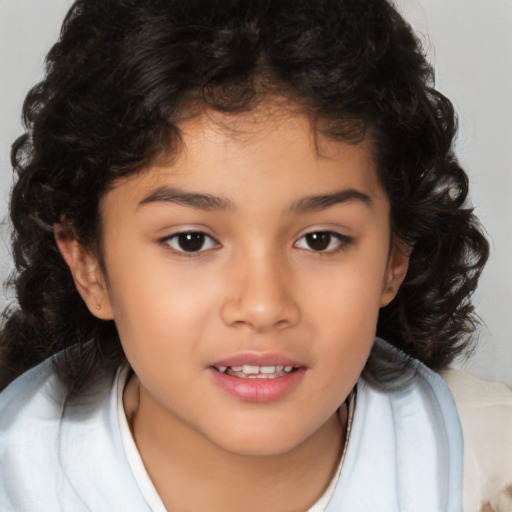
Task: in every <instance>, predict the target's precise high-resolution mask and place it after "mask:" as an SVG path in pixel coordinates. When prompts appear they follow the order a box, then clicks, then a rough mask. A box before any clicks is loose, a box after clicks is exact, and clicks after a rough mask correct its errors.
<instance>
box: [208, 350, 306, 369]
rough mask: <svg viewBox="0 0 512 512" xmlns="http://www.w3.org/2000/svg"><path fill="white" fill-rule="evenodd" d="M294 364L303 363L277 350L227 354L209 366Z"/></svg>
mask: <svg viewBox="0 0 512 512" xmlns="http://www.w3.org/2000/svg"><path fill="white" fill-rule="evenodd" d="M243 365H251V366H295V367H301V366H304V365H303V364H301V363H299V362H297V361H296V360H294V359H291V358H290V357H288V356H285V355H283V354H279V353H277V352H241V353H239V354H235V355H232V356H229V357H227V358H225V359H220V360H218V361H215V362H214V363H213V364H211V365H209V366H243Z"/></svg>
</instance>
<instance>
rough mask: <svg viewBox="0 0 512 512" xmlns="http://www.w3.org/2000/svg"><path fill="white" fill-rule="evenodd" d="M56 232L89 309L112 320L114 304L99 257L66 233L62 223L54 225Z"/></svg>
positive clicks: (76, 284)
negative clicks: (112, 303) (111, 300)
mask: <svg viewBox="0 0 512 512" xmlns="http://www.w3.org/2000/svg"><path fill="white" fill-rule="evenodd" d="M54 233H55V241H56V242H57V246H58V248H59V250H60V253H61V254H62V257H63V258H64V261H65V262H66V264H67V265H68V267H69V270H70V271H71V275H72V276H73V281H74V283H75V286H76V289H77V291H78V293H79V294H80V296H81V297H82V299H83V300H84V302H85V304H86V306H87V307H88V308H89V311H90V312H91V313H92V314H93V315H94V316H96V317H97V318H100V319H101V320H112V319H113V314H112V305H111V303H110V296H109V293H108V289H107V286H106V283H105V278H104V276H103V272H102V270H101V265H100V263H99V261H98V257H97V256H96V255H95V254H93V253H92V252H91V251H89V250H87V249H86V248H85V247H84V246H83V245H82V244H80V243H79V242H78V240H76V238H75V237H74V236H73V235H71V234H68V233H66V232H65V230H64V229H63V227H62V226H61V225H60V224H56V225H55V226H54Z"/></svg>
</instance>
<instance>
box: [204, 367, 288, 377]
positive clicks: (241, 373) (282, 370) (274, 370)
mask: <svg viewBox="0 0 512 512" xmlns="http://www.w3.org/2000/svg"><path fill="white" fill-rule="evenodd" d="M213 368H214V369H215V370H217V371H218V372H220V373H223V374H224V375H230V376H232V377H238V378H240V379H277V378H279V377H286V376H287V375H290V374H292V373H293V372H295V371H296V370H297V369H298V367H296V366H283V365H276V366H254V365H249V364H244V365H242V366H220V365H219V366H214V367H213Z"/></svg>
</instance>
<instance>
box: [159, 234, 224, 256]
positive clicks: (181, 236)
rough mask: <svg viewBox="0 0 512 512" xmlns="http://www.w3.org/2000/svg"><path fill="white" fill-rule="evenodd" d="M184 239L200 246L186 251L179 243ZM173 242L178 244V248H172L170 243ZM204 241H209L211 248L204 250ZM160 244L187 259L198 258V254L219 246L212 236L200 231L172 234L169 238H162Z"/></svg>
mask: <svg viewBox="0 0 512 512" xmlns="http://www.w3.org/2000/svg"><path fill="white" fill-rule="evenodd" d="M185 237H188V238H189V241H191V242H192V243H193V242H196V243H199V245H200V246H199V247H198V248H197V249H195V250H188V251H187V250H186V249H185V248H183V246H182V244H181V242H184V241H185V240H186V238H185ZM192 238H195V239H196V240H193V239H192ZM198 238H199V240H198ZM174 241H176V242H177V244H179V247H175V246H173V244H172V243H173V242H174ZM206 241H209V243H211V244H212V246H211V247H207V248H206V249H205V248H204V245H205V242H206ZM161 242H162V243H163V244H165V245H167V246H168V247H170V249H171V250H172V251H174V252H175V253H178V254H180V255H183V256H187V257H194V256H198V255H199V254H201V253H202V252H204V251H206V250H209V249H214V248H216V247H218V246H219V242H218V241H217V240H215V238H213V237H212V236H210V235H208V234H206V233H204V232H202V231H181V232H179V233H174V234H172V235H170V236H167V237H165V238H163V239H162V240H161ZM189 249H190V247H189Z"/></svg>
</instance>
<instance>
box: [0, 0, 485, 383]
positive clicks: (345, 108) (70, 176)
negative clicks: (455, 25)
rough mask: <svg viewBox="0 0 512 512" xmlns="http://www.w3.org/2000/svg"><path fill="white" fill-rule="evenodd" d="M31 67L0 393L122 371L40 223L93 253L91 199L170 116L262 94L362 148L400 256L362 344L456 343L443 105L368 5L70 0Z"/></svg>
mask: <svg viewBox="0 0 512 512" xmlns="http://www.w3.org/2000/svg"><path fill="white" fill-rule="evenodd" d="M46 62H47V70H46V71H47V72H46V76H45V78H44V80H43V81H42V82H41V83H39V84H37V85H36V86H35V87H34V88H33V89H32V90H31V91H30V93H29V94H28V96H27V98H26V100H25V104H24V109H23V112H24V122H25V126H26V129H27V132H26V133H25V135H23V136H22V137H20V138H19V139H18V140H17V141H16V142H15V144H14V145H13V150H12V163H13V166H14V169H15V172H16V173H17V182H16V184H15V186H14V189H13V192H12V201H11V207H10V214H11V219H12V224H13V227H14V231H13V253H14V260H15V265H16V273H15V276H14V278H13V283H14V285H15V288H16V293H17V298H18V304H17V305H15V306H11V307H10V308H9V309H7V310H6V311H5V312H4V324H3V328H2V331H1V334H0V359H1V372H0V374H1V376H2V378H1V381H2V382H0V386H5V385H6V384H7V383H8V382H9V381H10V380H12V379H13V378H14V377H15V376H17V375H19V374H20V373H21V372H23V371H24V370H26V369H27V368H29V367H31V366H33V365H35V364H37V363H38V362H39V361H41V360H43V359H44V358H46V357H48V356H50V355H52V354H57V353H60V355H59V357H58V358H56V367H57V370H58V372H59V375H60V376H61V377H62V378H63V379H64V381H65V382H66V383H67V385H68V387H69V389H70V391H71V392H78V391H79V390H80V389H81V388H83V386H84V385H85V384H86V383H87V381H88V379H91V378H94V376H95V375H96V374H97V373H98V370H99V369H100V368H103V369H112V368H114V367H117V366H118V365H119V364H120V363H121V362H122V361H123V360H124V354H123V351H122V348H121V345H120V342H119V338H118V335H117V331H116V328H115V325H114V323H113V322H104V321H101V320H98V319H97V318H95V317H94V316H93V315H91V314H90V313H89V311H88V310H87V308H86V307H85V305H84V303H83V301H82V300H81V298H80V296H79V294H78V293H77V291H76V289H75V286H74V284H73V280H72V278H71V275H70V272H69V270H68V268H67V266H66V264H65V262H64V261H63V259H62V257H61V255H60V253H59V251H58V248H57V246H56V243H55V238H54V225H55V224H56V223H59V222H62V221H63V219H65V220H66V223H67V224H68V225H69V226H70V229H72V230H73V235H74V236H75V237H76V238H77V240H78V241H79V242H80V243H82V244H83V245H84V246H86V247H91V248H96V249H98V240H99V238H100V234H101V229H100V228H101V222H100V218H99V213H98V206H99V201H100V198H101V196H102V194H104V193H105V191H106V190H108V187H109V186H110V185H111V184H112V183H113V182H114V181H115V180H116V179H118V178H120V177H122V176H126V175H129V174H130V173H134V172H137V171H140V170H141V169H142V168H144V167H145V166H146V165H147V164H148V163H150V162H152V161H153V160H154V159H155V158H156V157H158V155H160V154H162V153H163V152H166V151H169V148H171V149H172V148H175V147H176V144H177V141H179V129H178V126H177V123H178V122H179V120H180V118H181V117H182V116H183V115H184V108H185V106H186V105H190V104H191V103H194V102H196V103H197V104H202V105H203V106H206V107H208V108H213V109H217V110H221V111H223V112H228V113H237V112H241V111H247V110H251V109H252V108H254V107H255V106H256V105H257V104H258V102H259V101H261V99H262V97H263V96H265V95H272V94H278V93H280V94H287V95H289V96H290V95H291V96H292V97H293V98H294V99H295V100H296V101H297V102H299V103H301V105H303V106H304V107H305V108H306V109H307V111H308V112H309V113H310V114H311V116H312V118H313V119H319V120H322V123H319V124H318V127H317V128H318V129H319V130H321V131H322V133H325V134H327V135H328V136H330V137H334V138H336V139H339V140H343V141H347V142H350V143H357V142H359V141H360V140H361V139H362V138H363V137H364V135H365V134H366V133H371V136H372V137H373V139H374V141H375V146H376V148H377V151H376V153H377V155H376V156H377V159H378V164H379V170H380V178H381V180H382V183H383V185H384V186H385V188H386V190H387V193H388V195H389V199H390V202H391V222H392V228H393V232H394V233H395V235H396V236H397V237H399V238H401V239H403V240H404V241H406V242H407V243H409V244H410V245H411V246H412V247H413V251H412V254H411V260H410V268H409V271H408V274H407V277H406V279H405V282H404V284H403V286H402V287H401V289H400V291H399V293H398V295H397V297H396V298H395V300H394V301H393V302H392V303H391V304H390V305H389V306H387V307H386V308H384V309H382V310H381V312H380V316H379V320H378V325H377V334H378V335H380V336H382V337H384V338H386V339H388V340H389V341H390V342H391V343H393V344H394V345H395V346H396V347H398V348H400V349H402V350H403V351H405V352H406V353H408V354H410V355H412V356H414V357H417V358H418V359H420V360H421V361H423V362H424V363H425V364H427V365H428V366H429V367H431V368H433V369H436V370H438V369H442V368H444V367H445V366H446V365H447V364H448V363H449V362H450V361H452V360H453V358H454V357H455V356H456V355H457V354H459V353H461V352H462V351H463V350H464V349H465V348H466V347H467V346H468V344H469V342H470V341H471V333H472V332H473V331H474V326H475V316H474V314H473V306H472V304H471V295H472V293H473V291H474V290H475V287H476V284H477V281H478V278H479V275H480V272H481V270H482V267H483V265H484V263H485V261H486V259H487V256H488V244H487V242H486V240H485V238H484V236H483V235H482V232H481V230H480V228H479V226H478V221H477V219H476V218H475V216H474V215H473V213H472V210H471V209H470V208H469V207H468V206H467V194H468V183H467V177H466V174H465V173H464V171H463V170H462V169H461V167H460V166H459V164H458V162H457V160H456V158H455V157H454V154H453V152H452V145H453V139H454V135H455V132H456V120H455V115H454V111H453V108H452V105H451V103H450V102H449V101H448V100H447V99H446V98H445V97H444V96H443V95H442V94H441V93H439V92H438V91H436V90H435V89H434V85H433V73H432V69H431V68H430V66H429V65H428V63H427V62H426V60H425V57H424V56H423V55H422V52H421V48H420V45H419V43H418V41H417V39H416V38H415V36H414V34H413V33H412V31H411V29H410V27H409V26H408V25H407V24H406V22H405V21H404V20H403V19H402V18H401V17H400V15H399V14H398V13H397V12H396V10H395V9H394V8H393V7H392V6H391V5H390V4H389V3H387V2H386V1H385V0H293V1H279V2H276V1H273V0H252V1H247V0H223V1H222V2H215V3H213V2H201V1H200V0H187V1H186V2H183V1H178V0H77V1H76V2H75V3H74V4H73V6H72V8H71V10H70V11H69V13H68V15H67V17H66V19H65V21H64V24H63V27H62V33H61V37H60V39H59V41H58V42H57V43H56V44H55V45H54V46H53V48H52V49H51V51H50V53H49V54H48V56H47V61H46ZM283 91H284V92H283ZM320 127H321V128H320ZM384 367H385V365H381V366H380V368H381V369H382V368H384ZM378 368H379V366H378V361H377V358H376V357H374V356H372V357H370V360H369V362H368V364H367V367H366V368H365V373H366V374H367V375H370V376H371V375H373V376H374V380H377V381H380V382H381V383H382V382H384V381H385V380H386V375H385V372H383V371H381V372H380V373H381V375H380V376H379V377H378V378H377V377H375V376H376V375H378V374H379V371H378Z"/></svg>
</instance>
